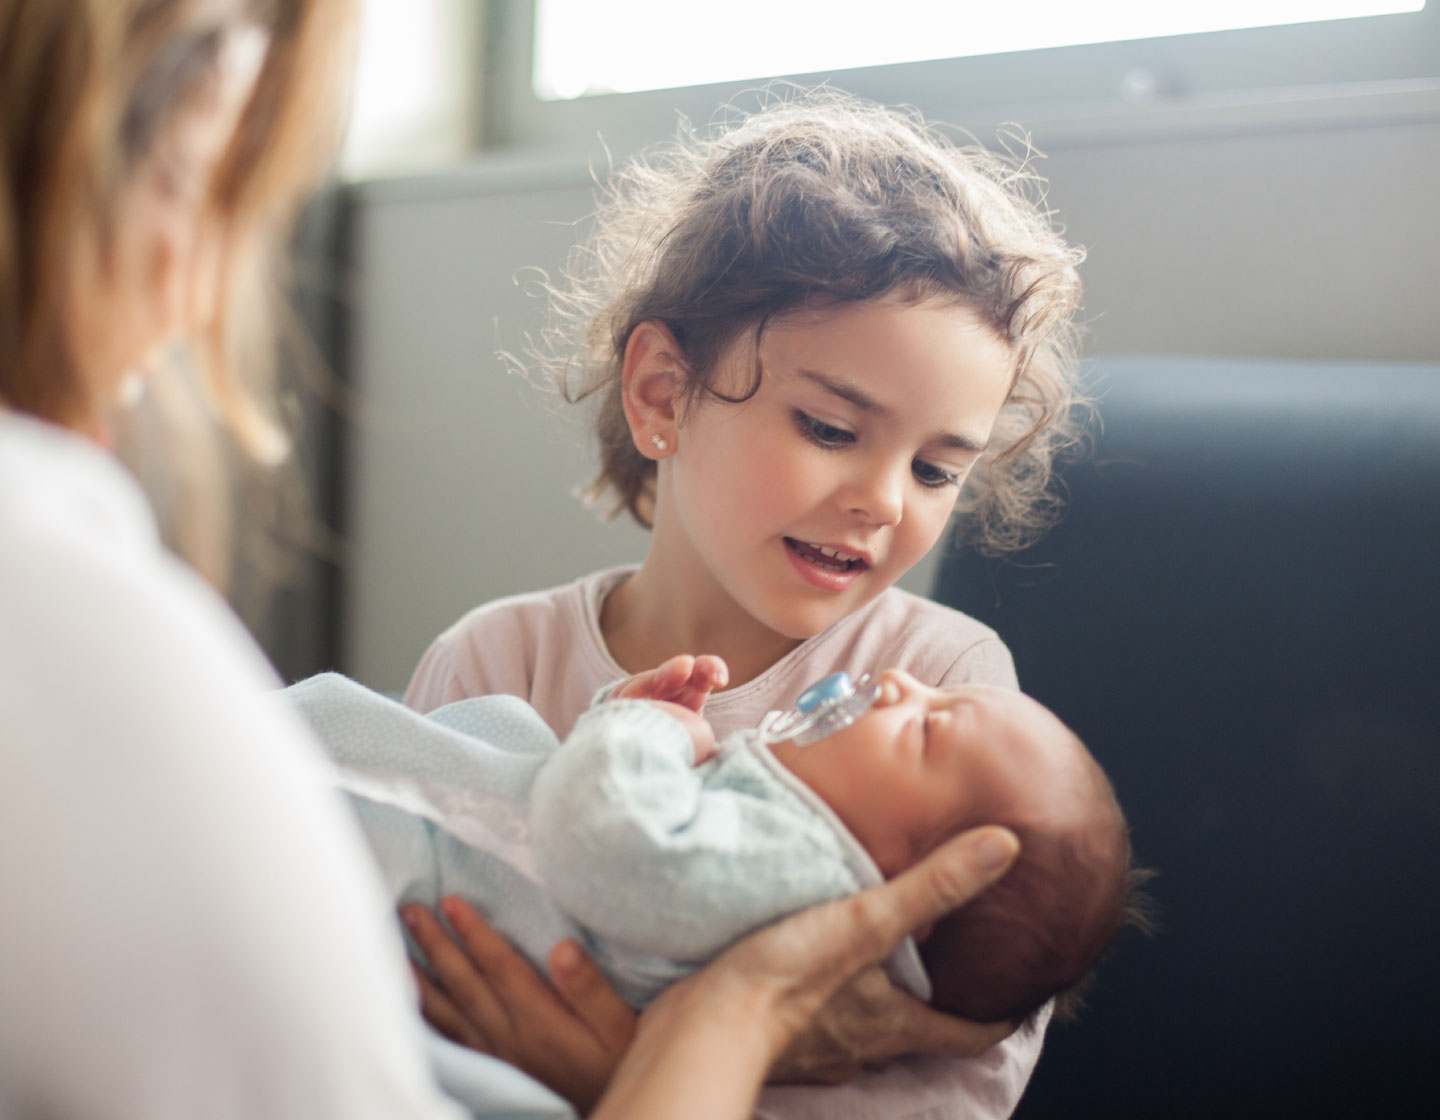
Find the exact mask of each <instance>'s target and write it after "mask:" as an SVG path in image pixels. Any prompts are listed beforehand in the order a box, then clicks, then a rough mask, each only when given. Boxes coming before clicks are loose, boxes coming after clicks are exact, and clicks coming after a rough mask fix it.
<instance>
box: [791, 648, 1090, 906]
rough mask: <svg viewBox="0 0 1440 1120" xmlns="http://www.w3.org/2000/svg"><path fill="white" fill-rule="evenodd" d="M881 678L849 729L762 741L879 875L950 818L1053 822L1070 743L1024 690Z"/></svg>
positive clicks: (906, 859)
mask: <svg viewBox="0 0 1440 1120" xmlns="http://www.w3.org/2000/svg"><path fill="white" fill-rule="evenodd" d="M880 680H881V687H880V696H879V698H878V699H877V700H876V701H875V704H874V706H873V707H871V708H870V710H869V711H867V712H866V713H865V714H864V715H863V716H861V717H860V718H859V719H858V720H856V721H855V722H854V723H853V724H851V725H850V726H849V727H846V728H843V729H842V730H840V731H836V732H833V733H832V734H830V735H827V736H826V737H825V738H823V739H821V740H819V741H818V742H816V743H813V744H812V745H810V746H808V747H797V746H795V745H794V744H793V743H789V742H785V743H780V744H777V745H775V746H774V747H773V748H772V750H773V752H774V754H775V757H776V758H777V759H778V760H779V761H780V762H781V763H782V764H783V765H784V766H785V767H786V768H787V769H789V770H790V771H791V772H792V773H793V774H795V776H796V777H798V778H799V779H800V780H801V781H803V782H804V783H805V784H806V785H808V786H809V787H810V788H811V789H813V790H814V791H815V792H816V793H817V794H818V795H819V796H820V798H821V799H822V800H823V801H825V803H826V804H827V805H829V806H830V808H831V809H832V810H834V812H835V814H836V815H837V816H838V817H839V818H840V819H841V821H843V822H844V824H845V826H846V827H847V828H849V829H850V831H851V832H852V833H853V834H854V835H855V838H856V839H857V840H859V841H860V843H861V845H862V846H863V847H864V848H865V850H866V851H868V852H869V853H870V855H871V857H872V858H873V859H874V860H875V862H876V864H877V865H878V866H879V868H880V870H881V872H882V873H883V874H884V875H885V876H886V877H887V878H889V877H890V876H892V875H895V874H898V873H899V872H900V871H903V870H904V869H905V868H907V867H909V866H910V865H911V864H912V863H914V862H915V861H916V860H917V859H919V858H920V857H921V856H923V855H924V854H925V853H926V852H928V851H930V849H931V848H933V847H934V846H935V845H936V844H937V843H939V842H940V841H942V840H944V839H945V838H946V837H948V836H950V835H951V834H952V833H954V832H955V831H957V830H958V829H959V828H961V827H970V826H973V825H980V824H985V823H988V822H989V821H990V820H992V819H998V818H1000V817H1002V816H1003V818H1004V819H1005V820H1008V821H1024V820H1027V819H1036V820H1037V821H1039V820H1044V821H1046V822H1050V823H1053V822H1054V818H1055V815H1056V814H1059V813H1064V812H1066V811H1067V805H1069V804H1070V803H1071V802H1073V801H1074V798H1075V797H1076V796H1078V795H1077V794H1075V793H1073V792H1072V790H1073V788H1074V787H1075V785H1076V783H1075V782H1074V778H1075V775H1076V773H1077V765H1078V763H1079V759H1080V758H1081V757H1083V751H1082V750H1079V749H1078V748H1079V743H1078V740H1077V739H1076V738H1075V736H1074V734H1073V733H1072V732H1071V731H1070V730H1069V729H1068V728H1067V727H1066V726H1065V725H1064V724H1063V723H1061V722H1060V721H1059V719H1057V718H1056V717H1055V716H1054V715H1053V714H1052V713H1051V712H1050V711H1049V710H1048V709H1046V708H1045V707H1043V706H1042V705H1040V704H1038V703H1036V702H1035V701H1034V700H1031V699H1030V698H1029V697H1027V696H1025V695H1024V694H1022V693H1019V692H1015V691H1012V690H1010V689H1002V688H995V687H993V686H989V685H966V686H964V687H962V688H958V689H951V690H941V689H936V688H930V687H928V686H926V685H923V684H921V683H920V682H919V681H917V680H916V679H915V678H914V677H912V676H910V675H909V674H908V673H904V672H901V671H899V670H887V671H886V672H885V673H883V674H882V675H881V678H880ZM1086 788H1088V785H1087V786H1086ZM1076 808H1078V806H1076ZM992 814H993V817H992V816H991V815H992Z"/></svg>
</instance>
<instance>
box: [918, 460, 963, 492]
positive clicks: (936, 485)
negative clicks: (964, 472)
mask: <svg viewBox="0 0 1440 1120" xmlns="http://www.w3.org/2000/svg"><path fill="white" fill-rule="evenodd" d="M910 469H911V470H912V471H913V472H914V473H915V480H916V481H917V482H919V483H920V485H921V486H928V487H930V488H931V489H932V490H938V489H940V488H941V487H943V486H959V485H960V476H959V475H958V474H955V473H954V472H952V471H947V470H946V469H945V468H944V467H937V466H936V465H935V464H934V463H927V462H926V461H925V460H924V459H916V460H915V461H914V462H913V463H911V464H910Z"/></svg>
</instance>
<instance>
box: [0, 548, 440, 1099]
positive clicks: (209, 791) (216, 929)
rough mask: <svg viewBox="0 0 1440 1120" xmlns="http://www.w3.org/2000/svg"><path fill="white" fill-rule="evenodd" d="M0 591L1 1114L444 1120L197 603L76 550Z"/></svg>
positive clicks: (354, 843) (282, 724)
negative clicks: (423, 1119)
mask: <svg viewBox="0 0 1440 1120" xmlns="http://www.w3.org/2000/svg"><path fill="white" fill-rule="evenodd" d="M11 559H12V560H13V559H14V557H12V558H11ZM0 572H3V573H4V574H5V576H6V577H7V581H6V582H7V585H6V586H0V618H3V619H4V623H3V626H0V773H3V775H4V777H3V780H0V888H3V891H4V898H5V902H4V907H5V917H4V921H3V923H0V1115H3V1116H41V1115H43V1116H64V1117H67V1118H83V1117H102V1116H103V1117H107V1118H111V1120H193V1118H195V1117H199V1116H204V1117H219V1118H226V1117H235V1118H237V1120H238V1118H242V1117H244V1118H250V1120H253V1118H259V1117H263V1118H265V1120H290V1118H294V1120H301V1118H304V1120H369V1118H372V1117H373V1118H377V1120H378V1118H381V1117H384V1118H386V1120H394V1118H411V1117H415V1118H418V1117H437V1118H438V1117H454V1116H457V1115H458V1111H457V1110H456V1109H455V1108H454V1107H453V1106H452V1105H451V1104H450V1103H449V1102H448V1101H447V1100H446V1099H445V1098H443V1097H442V1096H441V1095H440V1093H439V1090H438V1089H437V1088H436V1087H435V1084H434V1082H433V1079H432V1077H431V1074H430V1071H429V1069H428V1067H427V1064H426V1061H425V1058H424V1056H423V1051H422V1045H421V1033H420V1023H419V1019H418V1016H417V1014H416V1004H415V996H414V992H413V990H412V983H411V980H410V977H409V976H408V975H407V973H406V970H405V965H404V949H403V947H402V943H401V940H400V937H399V935H398V931H397V930H396V929H395V928H394V919H393V915H392V914H391V912H390V907H389V905H388V903H387V900H386V898H385V897H384V895H383V893H382V892H381V889H380V887H379V884H378V881H377V879H376V877H375V873H374V871H373V869H372V868H371V866H370V865H369V863H368V862H367V857H366V856H365V854H364V850H363V848H362V846H361V843H360V840H359V836H358V833H357V831H356V829H355V826H354V823H353V821H351V820H350V818H349V817H348V816H347V814H346V812H345V810H344V808H343V806H342V803H341V802H340V800H339V799H338V796H337V795H335V794H334V793H332V792H331V790H330V788H329V786H328V783H327V782H326V781H325V771H324V768H323V766H324V764H323V763H322V762H321V760H320V757H319V754H318V751H317V750H316V748H315V747H314V745H313V743H312V742H311V741H310V739H309V737H308V735H307V733H306V732H305V731H304V730H303V729H302V727H301V726H300V725H299V723H298V721H297V720H296V719H295V718H293V717H292V716H290V715H289V714H288V713H287V712H285V711H283V710H282V709H281V706H280V704H279V702H278V701H277V700H275V699H274V698H273V697H270V696H268V695H267V693H268V692H269V690H270V689H271V688H273V687H274V686H275V684H276V683H277V682H275V681H274V680H273V677H272V676H271V674H270V672H269V670H268V667H267V666H266V665H265V664H264V662H263V658H262V657H261V655H260V654H259V652H258V650H256V649H255V648H254V646H253V644H252V643H251V642H250V641H249V639H248V636H247V635H245V633H244V632H243V630H242V629H241V627H240V626H239V624H238V623H237V622H236V621H235V620H234V619H233V617H232V616H231V615H230V614H229V612H228V610H226V608H225V607H224V605H223V603H221V602H220V600H219V599H218V597H216V596H214V595H213V594H212V593H211V592H210V591H209V590H208V588H204V587H203V586H201V585H200V583H199V581H198V580H196V579H194V577H192V576H191V575H190V574H189V573H188V572H187V571H185V570H182V569H181V568H180V567H179V565H178V564H176V563H174V562H173V561H169V560H167V559H165V558H164V557H162V556H161V555H159V554H158V553H140V554H131V555H120V556H114V555H104V554H100V553H98V550H97V551H95V552H87V551H86V549H85V548H84V547H83V546H81V545H79V544H77V542H75V541H70V542H68V544H67V542H64V541H62V542H60V546H59V547H56V548H53V549H51V550H49V551H45V550H39V551H38V552H37V554H35V555H31V556H29V557H22V558H21V562H20V563H19V565H18V573H17V568H16V565H15V564H8V565H7V564H4V563H0Z"/></svg>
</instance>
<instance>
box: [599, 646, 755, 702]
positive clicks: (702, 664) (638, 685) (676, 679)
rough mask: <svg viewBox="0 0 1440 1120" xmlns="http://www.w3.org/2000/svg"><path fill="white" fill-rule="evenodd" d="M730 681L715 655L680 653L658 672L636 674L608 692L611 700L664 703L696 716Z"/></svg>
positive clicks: (725, 668)
mask: <svg viewBox="0 0 1440 1120" xmlns="http://www.w3.org/2000/svg"><path fill="white" fill-rule="evenodd" d="M729 680H730V670H729V668H728V667H727V666H726V664H725V662H724V661H723V660H721V659H720V658H718V657H716V656H715V655H714V654H710V653H703V654H701V655H700V656H699V657H694V656H692V655H690V654H688V653H682V654H680V655H679V656H678V657H672V658H670V660H669V661H666V662H664V663H663V664H661V665H660V667H659V668H656V669H650V670H648V671H646V672H644V673H636V674H635V675H634V676H633V677H630V678H628V679H626V680H623V681H621V682H620V683H619V684H617V685H616V686H615V687H614V689H613V690H611V692H610V699H612V700H665V701H668V702H669V703H671V704H679V705H680V706H681V707H682V708H689V709H690V710H691V711H692V712H699V711H700V710H701V709H702V708H703V707H705V701H706V700H708V699H710V693H712V692H713V691H714V690H715V689H717V688H724V687H725V684H726V682H728V681H729Z"/></svg>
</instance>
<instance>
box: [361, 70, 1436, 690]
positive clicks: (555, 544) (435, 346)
mask: <svg viewBox="0 0 1440 1120" xmlns="http://www.w3.org/2000/svg"><path fill="white" fill-rule="evenodd" d="M1291 116H1292V119H1291V120H1289V121H1288V122H1286V121H1283V120H1277V121H1275V122H1271V123H1268V124H1262V125H1261V126H1260V127H1248V128H1242V129H1238V130H1237V129H1235V128H1233V127H1230V126H1229V125H1228V124H1226V122H1225V121H1224V119H1223V114H1222V115H1221V117H1216V118H1213V122H1212V124H1211V125H1207V124H1206V123H1205V121H1203V120H1202V121H1196V120H1190V121H1188V122H1171V124H1170V125H1169V126H1162V127H1160V128H1158V129H1152V130H1151V131H1150V132H1148V133H1145V132H1139V131H1135V130H1126V129H1119V130H1117V131H1115V132H1114V133H1113V135H1108V136H1107V135H1101V134H1096V133H1095V132H1094V131H1093V130H1092V132H1091V133H1090V134H1088V135H1085V134H1080V135H1077V134H1075V133H1073V132H1071V133H1066V132H1065V131H1064V130H1057V131H1056V132H1055V134H1054V137H1053V140H1054V142H1053V143H1050V142H1048V138H1047V135H1046V134H1045V133H1044V132H1037V136H1036V139H1037V141H1038V142H1039V145H1040V147H1042V148H1046V147H1049V149H1050V150H1051V157H1050V158H1049V159H1048V160H1047V161H1046V162H1045V164H1044V168H1045V171H1046V174H1047V175H1048V177H1049V178H1050V180H1051V192H1050V200H1051V204H1052V205H1053V206H1054V207H1055V209H1056V210H1058V212H1059V214H1060V216H1061V218H1062V220H1063V221H1064V222H1065V224H1066V226H1067V228H1068V231H1069V234H1070V236H1071V237H1072V238H1073V239H1074V240H1076V241H1078V242H1080V243H1082V244H1084V245H1086V246H1088V247H1089V250H1090V259H1089V261H1088V262H1087V264H1086V266H1085V268H1084V276H1085V279H1086V283H1087V291H1088V297H1087V305H1088V310H1087V316H1088V319H1089V321H1090V339H1089V343H1088V349H1089V351H1090V352H1091V353H1094V354H1120V353H1132V354H1133V353H1147V352H1150V353H1174V354H1212V355H1241V356H1261V357H1287V358H1303V359H1327V358H1333V359H1380V360H1399V361H1415V360H1424V361H1435V360H1440V316H1437V314H1436V302H1437V293H1440V190H1437V188H1440V112H1437V111H1436V100H1435V98H1434V96H1433V93H1432V94H1431V95H1428V96H1422V97H1420V98H1419V99H1418V100H1417V99H1416V98H1408V99H1401V100H1400V101H1397V102H1395V108H1394V111H1393V112H1388V113H1387V112H1378V113H1376V112H1371V113H1370V114H1368V115H1367V116H1365V117H1363V118H1358V119H1356V120H1354V121H1352V122H1349V123H1345V122H1341V123H1336V121H1334V120H1330V121H1326V122H1321V123H1309V122H1306V121H1305V120H1303V119H1301V120H1298V121H1297V120H1295V119H1293V118H1294V115H1293V114H1292V115H1291ZM1162 125H1163V122H1162ZM1172 126H1173V127H1172ZM589 199H590V192H589V188H588V185H587V180H586V172H585V169H584V167H583V166H581V165H580V162H579V161H578V160H577V161H576V162H574V163H573V164H563V163H562V164H560V165H558V166H557V165H550V166H528V167H527V166H525V165H523V164H518V163H510V164H490V165H478V166H476V167H473V168H469V169H466V170H465V171H462V172H456V173H452V174H447V175H441V176H434V177H429V178H423V179H413V180H406V181H397V182H390V183H374V184H369V185H365V186H361V187H359V188H357V190H356V193H355V226H354V234H355V238H356V240H355V253H356V257H355V264H356V269H355V273H354V276H353V291H352V299H353V303H352V317H351V328H350V336H349V344H348V348H349V353H350V355H351V362H350V365H351V375H352V378H353V381H354V384H355V386H356V388H357V389H358V390H359V393H360V396H361V401H362V405H361V409H362V415H361V416H360V417H359V421H360V422H359V425H358V428H357V430H356V432H355V433H354V435H353V440H352V446H351V451H350V463H351V468H352V475H351V486H350V502H349V510H348V518H349V525H350V535H351V541H352V546H353V551H352V554H351V563H350V571H349V582H348V595H347V609H346V614H345V618H344V660H343V668H344V669H345V670H346V671H348V672H350V673H351V674H353V675H355V676H356V677H358V678H359V679H361V680H362V681H364V682H365V683H367V684H370V685H372V686H374V687H378V688H385V689H395V688H400V687H403V685H404V683H405V681H406V679H407V677H408V675H409V672H410V670H411V668H412V667H413V665H414V663H415V661H416V659H417V658H418V656H419V654H420V653H421V651H422V650H423V649H424V647H425V645H426V644H427V643H428V641H429V640H430V639H431V638H432V637H433V636H434V635H435V634H436V633H437V632H438V631H439V630H440V629H441V628H442V627H443V626H445V625H447V624H448V623H449V622H451V621H453V620H454V619H455V618H456V617H458V616H459V615H460V614H461V613H462V612H463V611H465V610H466V609H468V608H469V607H471V606H474V605H476V604H478V603H480V602H483V601H485V600H487V599H490V598H493V597H495V596H499V595H505V594H510V593H514V592H519V591H524V590H528V589H533V588H539V587H545V586H549V585H551V584H554V583H557V582H561V581H563V580H567V579H569V578H571V577H573V576H575V575H578V574H580V573H583V572H585V571H588V570H591V569H593V568H595V567H598V566H600V565H603V564H609V563H615V562H620V561H622V560H626V559H638V558H639V556H640V555H641V554H642V551H643V548H644V537H643V534H641V533H640V532H639V531H638V530H635V529H633V528H631V527H629V526H628V525H622V524H614V525H608V526H607V525H603V524H601V523H599V522H598V521H597V520H596V519H595V518H594V517H593V516H592V515H591V514H590V513H588V512H587V511H585V510H583V509H581V507H580V506H579V504H578V503H577V502H576V501H574V500H573V498H572V497H571V492H572V490H573V489H574V487H575V486H576V485H577V484H579V483H581V482H583V481H584V480H585V479H586V478H587V477H588V471H589V466H588V464H589V459H588V455H587V450H586V446H585V438H584V434H583V432H582V431H580V430H578V429H577V428H575V427H573V426H570V427H567V424H566V421H565V420H563V419H562V418H561V417H559V416H557V415H555V414H554V413H553V412H552V411H551V410H550V408H549V405H548V403H547V402H546V401H544V400H543V399H542V398H541V396H540V395H539V394H538V393H536V392H535V391H534V390H533V389H532V388H531V387H529V386H527V385H526V384H524V383H523V382H521V381H520V380H518V379H517V378H515V377H513V376H512V375H510V374H508V373H506V372H505V369H504V367H503V365H502V364H501V363H500V362H499V361H498V360H497V359H496V358H495V356H494V353H495V351H496V350H497V349H499V348H502V347H503V348H512V349H513V348H516V347H518V346H519V345H520V343H521V340H522V335H523V333H524V331H525V330H526V329H530V328H533V327H534V326H536V325H537V324H538V323H539V322H540V321H541V318H542V313H543V312H542V307H541V305H540V301H538V300H535V299H527V298H526V295H525V291H524V286H523V281H524V277H523V275H522V276H519V277H517V275H516V274H517V270H520V269H522V268H525V267H527V266H536V265H538V266H542V267H546V268H554V267H557V266H558V265H559V263H560V262H561V261H563V259H564V256H565V253H566V251H567V249H568V248H569V246H570V245H571V243H572V242H573V240H574V236H575V230H574V228H573V226H572V224H571V223H573V222H574V221H576V220H577V219H580V218H582V217H583V215H584V214H585V213H586V212H587V211H588V209H589V205H590V203H589ZM517 280H518V282H517ZM928 579H929V568H928V566H927V567H926V568H925V569H924V570H917V571H916V572H913V573H912V574H911V576H910V577H909V578H908V580H907V582H908V583H909V585H910V586H912V587H916V588H918V589H923V588H924V587H925V586H926V585H927V584H928Z"/></svg>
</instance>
